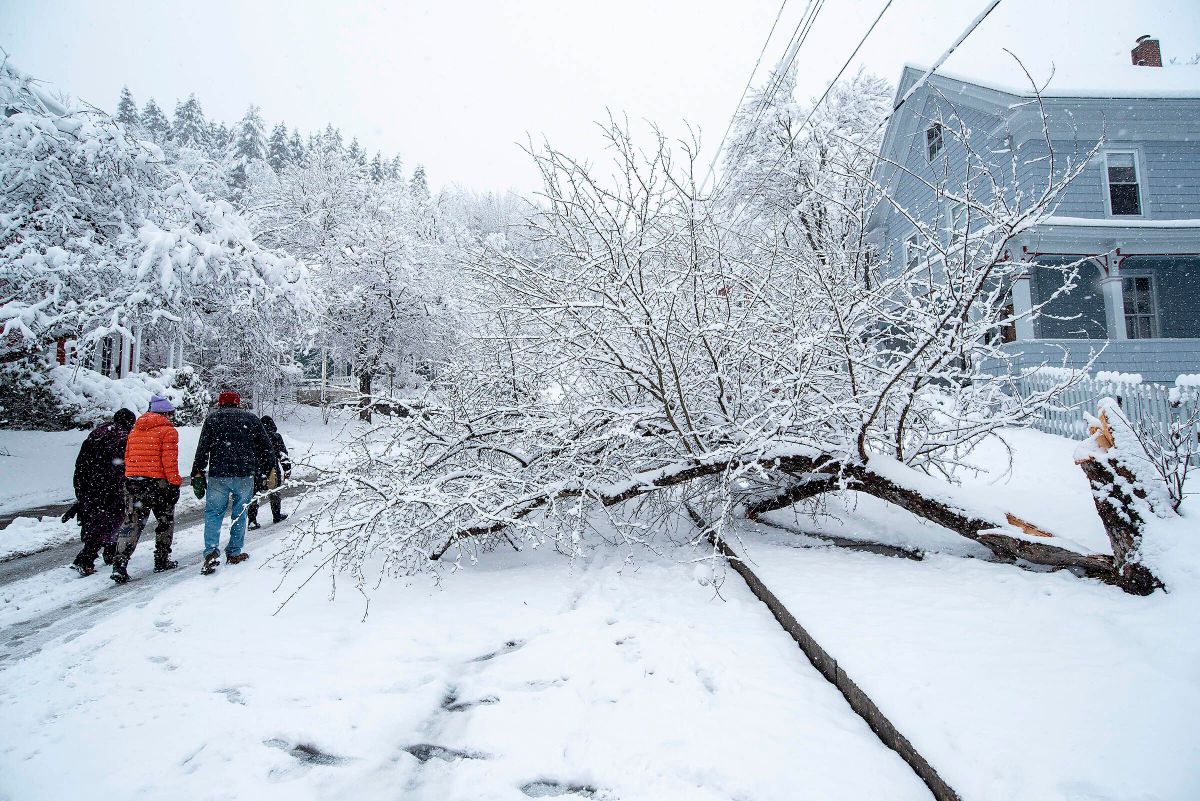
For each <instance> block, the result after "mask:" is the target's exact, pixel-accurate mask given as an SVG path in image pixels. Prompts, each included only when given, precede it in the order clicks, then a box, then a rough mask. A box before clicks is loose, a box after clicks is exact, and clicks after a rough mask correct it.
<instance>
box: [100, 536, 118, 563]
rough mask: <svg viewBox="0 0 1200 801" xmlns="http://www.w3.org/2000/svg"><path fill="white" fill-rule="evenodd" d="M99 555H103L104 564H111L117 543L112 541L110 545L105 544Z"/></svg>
mask: <svg viewBox="0 0 1200 801" xmlns="http://www.w3.org/2000/svg"><path fill="white" fill-rule="evenodd" d="M100 555H101V556H103V557H104V564H106V565H111V564H112V563H113V559H115V558H116V557H117V544H116V543H115V542H114V543H113V544H112V545H105V546H104V549H103V550H102V551H101V552H100Z"/></svg>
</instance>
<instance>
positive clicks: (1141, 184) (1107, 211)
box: [1100, 147, 1150, 220]
mask: <svg viewBox="0 0 1200 801" xmlns="http://www.w3.org/2000/svg"><path fill="white" fill-rule="evenodd" d="M1116 155H1130V156H1133V168H1134V170H1135V171H1136V172H1137V185H1138V204H1139V206H1140V212H1141V213H1139V214H1113V210H1112V192H1111V191H1110V190H1109V185H1108V157H1109V156H1116ZM1144 163H1145V162H1144V160H1143V159H1142V152H1141V150H1139V149H1138V148H1135V147H1113V148H1108V149H1106V150H1105V151H1104V152H1103V153H1102V154H1101V159H1100V172H1101V174H1102V177H1103V182H1102V183H1103V184H1104V215H1105V216H1106V217H1108V218H1109V219H1113V220H1141V219H1144V218H1146V217H1149V216H1150V215H1149V214H1148V213H1147V210H1148V208H1149V198H1148V197H1147V195H1148V193H1147V192H1146V177H1145V176H1146V171H1145V169H1143V167H1144Z"/></svg>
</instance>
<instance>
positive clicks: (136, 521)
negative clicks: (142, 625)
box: [112, 395, 183, 584]
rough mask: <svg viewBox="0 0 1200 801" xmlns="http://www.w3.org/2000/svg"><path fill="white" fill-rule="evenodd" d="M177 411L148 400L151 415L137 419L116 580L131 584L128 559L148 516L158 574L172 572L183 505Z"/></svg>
mask: <svg viewBox="0 0 1200 801" xmlns="http://www.w3.org/2000/svg"><path fill="white" fill-rule="evenodd" d="M174 415H175V406H174V405H173V404H172V403H171V402H170V401H169V400H167V399H166V398H164V397H162V396H161V395H155V396H154V397H152V398H151V399H150V409H149V411H147V412H146V413H145V414H143V415H142V416H141V417H139V418H138V419H137V422H136V423H134V424H133V430H132V431H130V432H129V439H128V440H127V441H126V443H125V516H126V517H127V518H128V522H127V524H126V526H125V528H123V529H122V530H121V534H120V536H118V537H117V547H116V553H115V554H114V556H113V572H112V580H113V581H115V582H117V583H118V584H124V583H125V582H127V581H129V570H128V568H129V558H130V557H131V556H133V551H134V549H135V548H137V544H138V540H140V539H141V537H142V530H143V529H144V528H145V527H146V521H147V520H148V519H149V517H150V514H151V513H153V514H154V523H155V526H154V572H155V573H161V572H163V571H164V570H174V569H175V568H177V567H179V563H178V562H176V561H175V560H174V559H172V558H171V544H172V542H173V540H174V538H175V504H176V503H178V502H179V486H180V485H181V484H182V483H183V477H182V476H180V475H179V432H178V431H176V430H175V425H174V423H172V422H171V420H172V418H173V417H174Z"/></svg>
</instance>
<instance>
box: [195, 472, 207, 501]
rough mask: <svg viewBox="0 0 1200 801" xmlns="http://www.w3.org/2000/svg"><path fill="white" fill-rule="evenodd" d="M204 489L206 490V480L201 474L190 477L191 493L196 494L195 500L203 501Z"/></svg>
mask: <svg viewBox="0 0 1200 801" xmlns="http://www.w3.org/2000/svg"><path fill="white" fill-rule="evenodd" d="M206 489H208V479H207V478H205V477H204V474H203V473H197V474H196V475H194V476H192V492H194V493H196V498H197V499H199V500H203V499H204V491H205V490H206Z"/></svg>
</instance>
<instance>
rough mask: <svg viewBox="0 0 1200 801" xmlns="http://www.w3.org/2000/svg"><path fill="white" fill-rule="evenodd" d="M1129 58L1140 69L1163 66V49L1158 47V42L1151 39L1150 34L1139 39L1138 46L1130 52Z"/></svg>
mask: <svg viewBox="0 0 1200 801" xmlns="http://www.w3.org/2000/svg"><path fill="white" fill-rule="evenodd" d="M1129 57H1130V58H1132V59H1133V63H1134V64H1135V65H1136V66H1138V67H1161V66H1162V49H1161V48H1160V47H1159V46H1158V40H1157V39H1151V38H1150V36H1149V34H1147V35H1146V36H1139V37H1138V40H1137V44H1136V45H1134V47H1133V50H1131V51H1130V53H1129Z"/></svg>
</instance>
